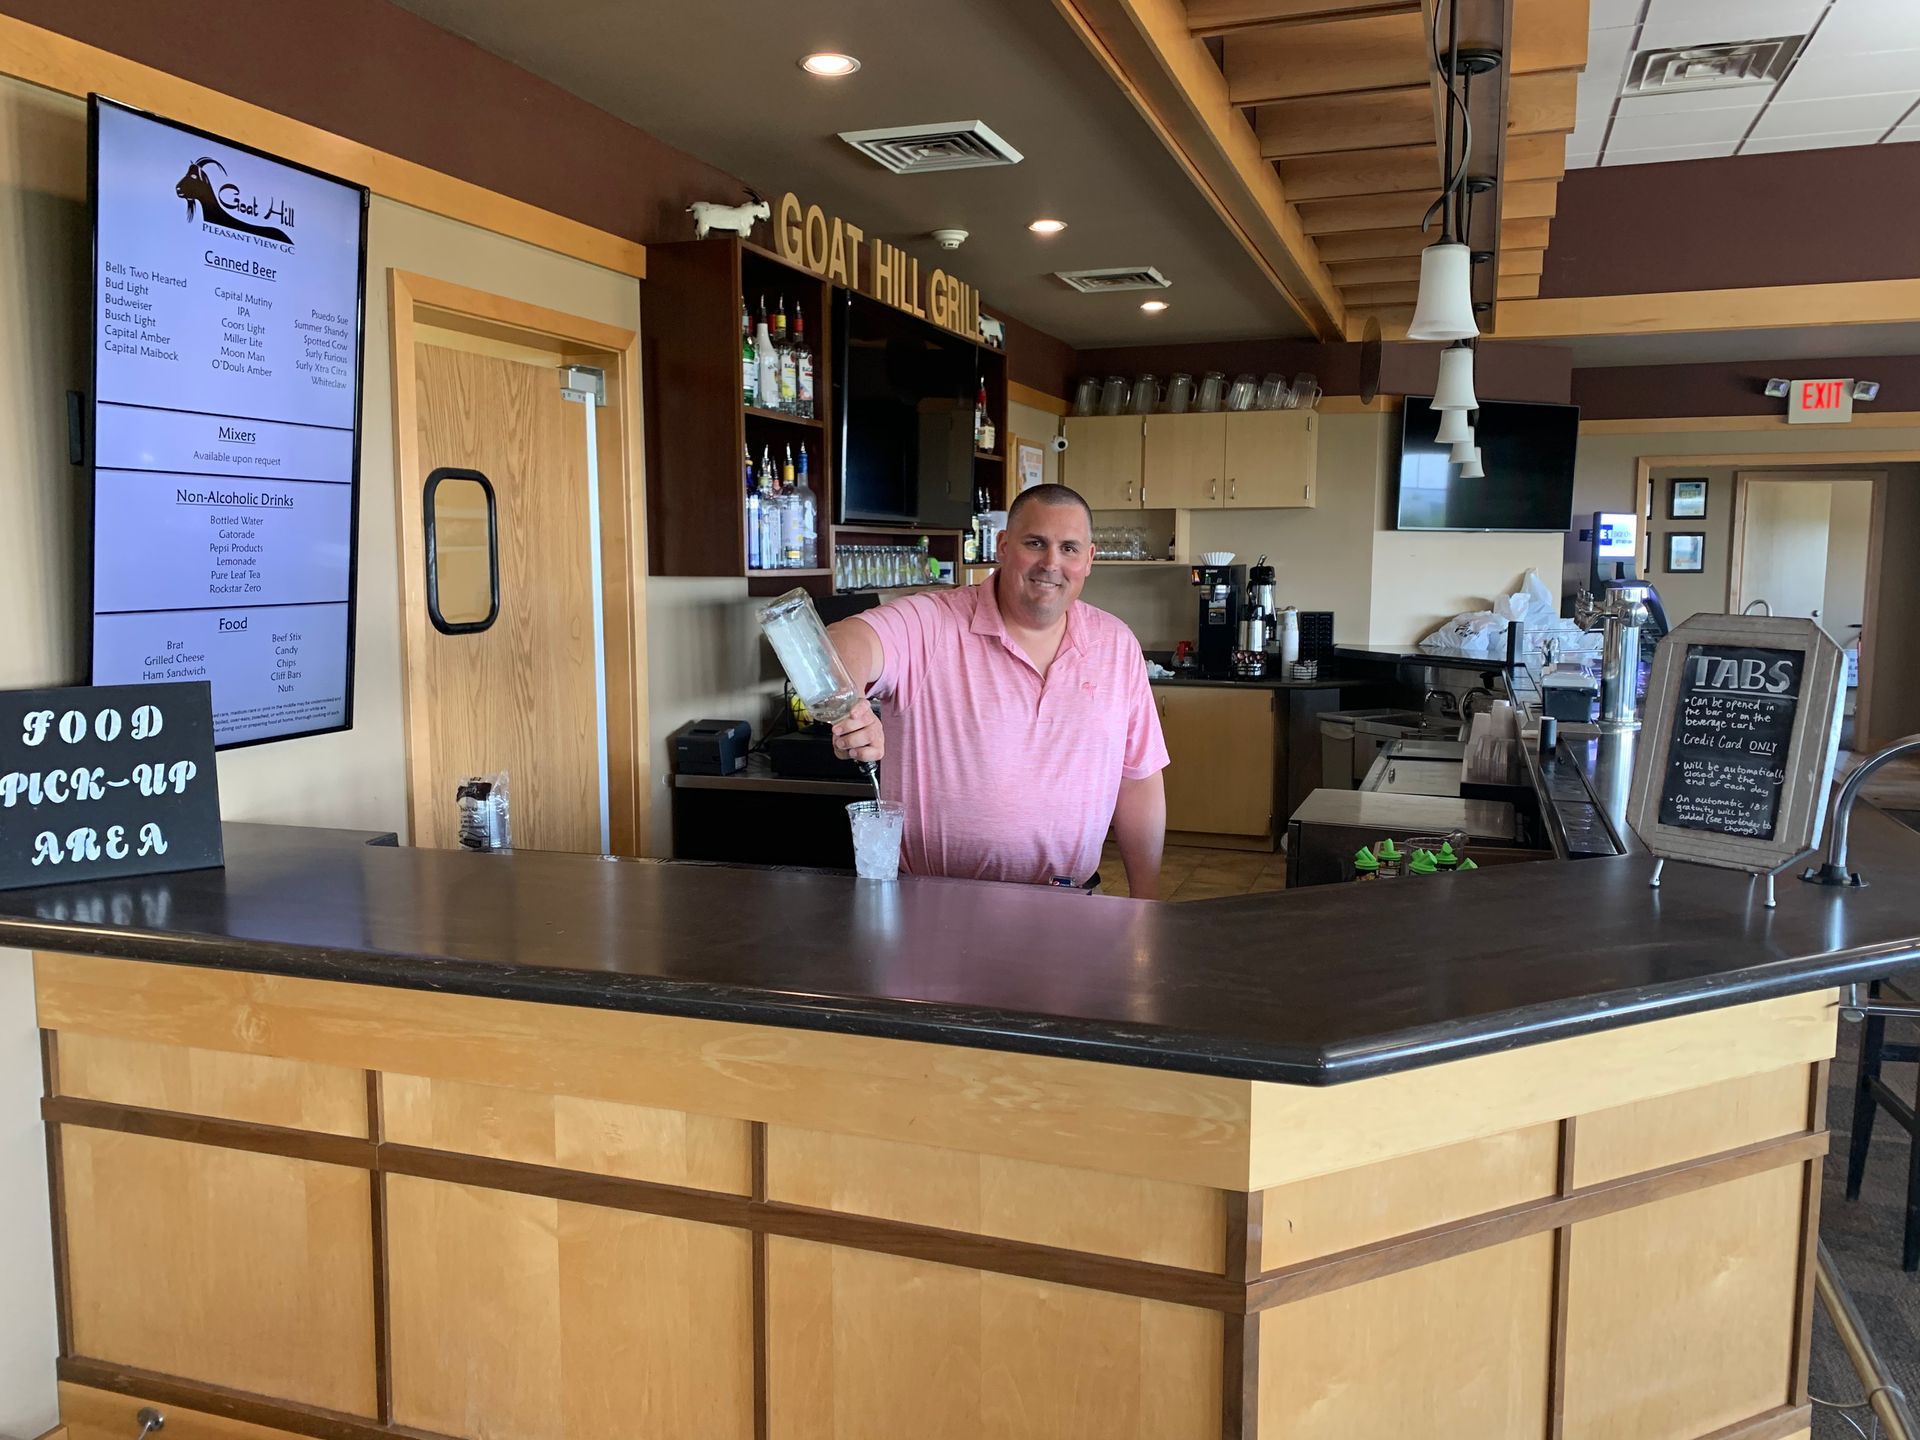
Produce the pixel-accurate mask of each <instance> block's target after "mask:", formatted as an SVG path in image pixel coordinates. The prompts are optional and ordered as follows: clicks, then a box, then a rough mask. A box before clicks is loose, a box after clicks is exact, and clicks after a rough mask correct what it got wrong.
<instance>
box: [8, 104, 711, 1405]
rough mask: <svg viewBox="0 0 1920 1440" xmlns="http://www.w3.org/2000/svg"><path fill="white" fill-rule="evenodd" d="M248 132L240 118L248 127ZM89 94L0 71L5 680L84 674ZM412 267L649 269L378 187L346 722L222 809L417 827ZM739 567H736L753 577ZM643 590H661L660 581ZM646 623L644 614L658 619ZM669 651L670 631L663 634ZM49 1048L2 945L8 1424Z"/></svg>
mask: <svg viewBox="0 0 1920 1440" xmlns="http://www.w3.org/2000/svg"><path fill="white" fill-rule="evenodd" d="M237 138H240V139H245V138H246V137H244V136H241V137H237ZM87 264H88V236H87V219H86V106H85V105H84V104H83V103H82V102H80V101H77V100H74V99H72V98H70V97H67V96H63V95H55V94H52V93H50V92H47V91H44V90H40V89H37V88H35V87H33V86H29V85H24V84H21V83H19V82H17V81H11V80H4V79H0V309H3V310H4V313H5V315H6V317H7V322H6V324H5V325H4V326H0V435H4V436H5V437H6V441H7V443H6V447H5V451H4V453H3V454H0V537H5V541H4V543H5V547H6V548H5V554H6V560H5V563H4V564H0V615H5V616H6V632H5V634H6V638H5V640H4V642H0V688H19V687H25V686H41V685H59V684H68V683H73V682H75V681H78V680H81V679H82V678H84V677H83V676H82V674H81V669H80V667H81V663H82V662H81V656H82V653H83V651H82V648H81V644H80V637H81V633H82V631H81V626H82V623H83V620H84V614H85V598H84V597H83V596H82V595H81V594H80V591H79V583H78V576H79V575H80V574H81V573H82V572H81V568H80V565H79V557H80V555H81V553H82V547H83V545H84V536H83V535H82V533H81V532H82V526H81V523H80V522H81V513H80V510H79V506H78V499H77V497H78V495H79V492H80V489H81V486H82V484H83V481H84V472H81V471H78V470H75V469H74V468H73V467H72V466H70V465H69V464H68V463H67V441H66V418H65V416H66V406H65V400H64V396H65V393H66V391H68V390H69V389H80V388H83V387H84V385H85V384H86V374H87V366H86V363H85V361H86V345H87V343H88V342H87V336H88V333H89V323H90V322H89V321H88V318H87V313H86V311H87V298H88V295H89V287H88V283H87ZM389 267H391V268H396V269H401V270H409V271H415V272H418V273H422V274H427V275H433V276H437V277H439V278H442V279H447V280H452V281H455V282H457V283H460V284H463V285H470V286H473V287H475V288H478V289H482V290H489V291H493V292H495V293H499V294H505V295H510V296H513V297H515V298H518V299H523V300H527V301H531V302H533V303H535V304H538V305H543V306H546V307H548V308H551V309H555V310H562V311H567V312H570V313H572V314H576V315H584V316H588V317H590V318H592V319H595V320H599V321H601V322H603V323H606V324H611V325H618V326H622V327H625V328H630V329H631V328H637V327H638V325H639V322H640V292H639V283H638V282H637V281H635V280H634V279H632V278H631V277H629V276H622V275H617V274H614V273H613V272H611V271H607V270H602V269H600V268H599V267H597V266H592V265H587V264H583V263H581V262H579V261H575V260H569V259H566V258H564V257H562V256H558V255H554V254H552V253H550V252H548V251H545V250H540V249H536V248H534V247H532V246H529V245H524V244H522V243H520V242H518V241H515V240H508V239H504V238H502V237H500V236H497V235H493V234H489V233H487V232H484V231H480V230H476V229H474V228H472V227H470V226H466V225H462V224H459V223H457V222H455V221H450V220H445V219H442V218H440V217H438V216H434V215H429V214H427V213H425V212H423V211H420V210H415V209H412V208H410V207H408V206H404V205H399V204H395V203H393V202H392V201H388V200H384V199H380V198H377V197H376V199H375V200H374V202H373V207H372V211H371V214H370V216H369V221H368V259H367V302H366V345H367V353H366V357H365V365H364V368H363V371H362V381H363V387H364V388H363V399H362V422H363V434H362V442H361V493H360V534H359V544H360V554H359V589H358V601H359V606H358V617H357V632H358V633H357V637H356V668H355V677H354V726H353V729H351V730H348V731H343V732H341V733H339V734H335V735H322V736H314V737H311V738H308V739H304V740H292V741H284V742H282V743H279V744H275V745H264V746H257V747H253V748H250V749H246V750H237V751H230V752H227V753H226V754H223V755H222V756H221V757H220V762H219V778H220V801H221V811H222V813H223V814H224V815H225V816H226V818H228V819H230V820H271V821H281V822H287V823H297V824H311V825H340V826H348V827H353V828H360V829H377V830H398V831H401V832H402V833H404V832H405V829H406V788H405V766H404V761H405V748H404V738H403V733H402V728H401V706H402V696H401V671H400V610H399V576H398V571H397V566H398V558H397V557H398V549H397V534H396V528H395V490H394V487H395V478H394V446H393V401H392V385H391V365H390V363H389V360H390V357H389V349H388V335H389V325H388V308H387V270H388V269H389ZM743 583H744V582H743ZM650 593H651V592H650ZM649 629H650V631H651V630H652V627H651V626H650V627H649ZM666 653H667V657H668V660H669V662H671V660H672V656H673V649H672V645H671V644H670V643H669V644H668V645H667V647H666ZM38 1054H39V1047H38V1038H37V1034H36V1030H35V1026H34V1016H33V995H32V983H31V975H30V973H29V966H28V960H27V956H26V955H25V954H24V953H22V952H18V951H6V950H0V1434H10V1435H15V1436H33V1435H37V1434H39V1433H40V1432H41V1431H43V1430H46V1429H48V1428H49V1427H51V1426H52V1424H53V1423H54V1418H55V1409H54V1378H53V1358H54V1347H55V1338H54V1318H53V1293H52V1267H51V1261H50V1258H49V1251H48V1242H49V1229H48V1220H47V1186H46V1175H45V1164H44V1160H45V1141H44V1137H43V1133H42V1130H41V1126H40V1121H39V1116H38V1099H39V1093H40V1075H39V1059H38Z"/></svg>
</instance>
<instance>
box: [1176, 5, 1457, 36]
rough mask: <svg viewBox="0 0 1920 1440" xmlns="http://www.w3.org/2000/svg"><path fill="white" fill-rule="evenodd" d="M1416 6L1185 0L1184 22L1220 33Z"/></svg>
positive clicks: (1205, 31)
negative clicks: (1185, 18)
mask: <svg viewBox="0 0 1920 1440" xmlns="http://www.w3.org/2000/svg"><path fill="white" fill-rule="evenodd" d="M1419 8H1420V6H1419V0H1187V22H1188V23H1189V24H1190V25H1191V26H1192V27H1193V33H1194V34H1196V35H1220V34H1224V33H1226V32H1227V31H1229V30H1238V29H1241V28H1243V27H1246V26H1250V25H1271V24H1275V23H1281V24H1284V23H1288V22H1298V21H1302V20H1322V19H1326V18H1327V17H1329V16H1337V15H1347V14H1360V13H1367V12H1377V11H1381V10H1392V9H1401V10H1407V11H1416V10H1418V9H1419Z"/></svg>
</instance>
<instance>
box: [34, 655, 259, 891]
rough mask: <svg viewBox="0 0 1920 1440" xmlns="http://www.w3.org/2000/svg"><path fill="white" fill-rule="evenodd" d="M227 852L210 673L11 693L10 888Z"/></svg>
mask: <svg viewBox="0 0 1920 1440" xmlns="http://www.w3.org/2000/svg"><path fill="white" fill-rule="evenodd" d="M224 861H225V856H224V852H223V851H222V849H221V844H220V790H219V783H218V779H217V777H216V776H215V773H214V762H213V692H212V689H211V687H210V686H209V685H208V684H207V682H206V681H204V680H197V681H192V682H189V683H184V684H161V685H101V686H76V687H73V688H71V689H64V690H9V691H0V890H13V889H18V888H20V887H21V886H25V885H54V884H60V883H62V882H65V881H72V880H97V879H103V878H110V877H114V876H120V875H157V874H163V873H166V872H170V871H176V870H203V869H207V868H209V867H211V866H215V865H220V864H223V863H224Z"/></svg>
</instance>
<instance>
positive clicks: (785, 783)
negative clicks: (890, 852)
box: [667, 750, 873, 800]
mask: <svg viewBox="0 0 1920 1440" xmlns="http://www.w3.org/2000/svg"><path fill="white" fill-rule="evenodd" d="M667 784H668V785H669V786H671V787H672V788H673V789H675V790H731V791H735V792H739V791H743V790H763V791H766V792H768V793H770V794H777V795H829V796H833V797H834V798H836V799H841V800H871V799H872V798H873V786H871V785H870V784H868V783H867V782H866V781H865V780H857V779H856V780H817V779H809V778H806V777H802V776H795V775H776V774H774V773H773V764H772V762H771V761H769V760H768V759H767V757H766V754H765V753H764V752H763V751H759V750H755V751H753V752H752V753H751V754H749V755H748V756H747V768H746V769H744V770H737V771H735V772H734V773H733V774H731V775H689V774H686V773H684V772H682V771H679V770H675V771H673V772H672V773H670V774H669V775H668V776H667Z"/></svg>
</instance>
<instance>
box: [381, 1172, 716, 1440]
mask: <svg viewBox="0 0 1920 1440" xmlns="http://www.w3.org/2000/svg"><path fill="white" fill-rule="evenodd" d="M387 1235H388V1243H389V1247H390V1260H389V1264H388V1275H389V1289H390V1294H391V1296H392V1306H393V1317H392V1325H391V1334H392V1343H393V1417H394V1421H395V1423H397V1424H400V1425H409V1426H414V1427H417V1428H420V1429H425V1430H433V1431H438V1432H440V1433H442V1434H447V1435H459V1436H473V1437H480V1440H492V1437H496V1436H500V1437H505V1436H511V1437H515V1440H603V1437H607V1436H614V1435H644V1436H647V1437H648V1440H655V1437H657V1440H723V1437H728V1436H732V1437H747V1436H751V1435H752V1434H753V1334H752V1312H753V1305H752V1291H753V1286H752V1274H751V1261H752V1245H751V1241H750V1239H749V1237H748V1236H747V1234H746V1233H745V1232H744V1231H738V1230H728V1229H723V1228H721V1227H719V1226H714V1225H700V1224H696V1223H694V1222H692V1221H686V1220H669V1219H665V1218H662V1217H660V1216H654V1215H635V1214H631V1213H628V1212H624V1211H617V1210H603V1209H599V1208H597V1207H594V1206H589V1205H577V1204H573V1203H570V1202H566V1201H558V1200H547V1199H542V1198H538V1197H535V1196H530V1195H509V1194H502V1193H499V1192H496V1191H486V1190H476V1189H473V1188H471V1187H469V1186H465V1185H446V1184H441V1183H438V1182H435V1181H430V1180H417V1179H414V1178H412V1177H410V1176H400V1175H396V1176H391V1177H389V1178H388V1181H387ZM480 1257H483V1258H484V1263H476V1259H477V1258H480Z"/></svg>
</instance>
